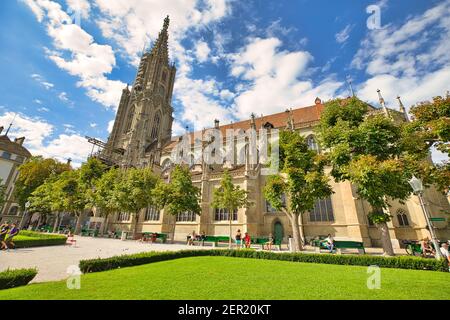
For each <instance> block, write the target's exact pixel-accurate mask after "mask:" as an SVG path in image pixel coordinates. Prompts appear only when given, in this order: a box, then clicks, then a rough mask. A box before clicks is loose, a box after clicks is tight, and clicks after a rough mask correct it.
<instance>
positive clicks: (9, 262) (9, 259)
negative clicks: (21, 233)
mask: <svg viewBox="0 0 450 320" xmlns="http://www.w3.org/2000/svg"><path fill="white" fill-rule="evenodd" d="M75 239H76V240H77V244H76V246H51V247H37V248H27V249H18V250H10V251H1V252H0V271H3V270H6V269H8V268H11V269H18V268H30V267H37V268H38V275H37V276H36V278H34V279H33V281H32V282H44V281H54V280H63V279H66V278H67V277H68V273H67V268H69V267H72V266H78V264H79V262H80V260H84V259H93V258H107V257H112V256H116V255H122V254H132V253H139V252H148V251H177V250H187V249H189V250H192V249H196V250H201V249H211V246H204V247H201V246H189V247H188V246H186V245H184V244H158V243H154V244H150V243H140V242H137V241H121V240H116V239H104V238H91V237H76V238H75ZM225 247H226V246H225ZM283 251H286V248H284V249H283ZM396 251H397V250H396ZM274 252H277V251H274ZM306 252H308V253H310V252H314V248H312V247H306ZM322 252H324V251H322ZM366 252H367V253H368V254H373V255H381V254H382V249H380V248H368V249H366ZM396 253H397V254H404V250H403V249H401V250H398V251H397V252H396Z"/></svg>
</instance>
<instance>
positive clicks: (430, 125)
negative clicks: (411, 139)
mask: <svg viewBox="0 0 450 320" xmlns="http://www.w3.org/2000/svg"><path fill="white" fill-rule="evenodd" d="M410 112H411V114H412V115H413V121H412V122H411V123H410V124H409V127H408V129H409V130H410V132H414V133H416V134H418V135H420V137H421V138H422V139H423V140H424V141H425V142H426V143H427V146H428V149H431V148H436V149H437V150H439V151H441V152H442V153H444V154H447V156H450V95H447V96H446V97H445V98H443V97H440V96H438V97H435V98H433V100H432V101H426V102H422V103H419V104H417V105H415V106H413V107H412V108H411V110H410ZM416 169H417V171H416V172H415V174H416V175H418V176H420V177H421V178H422V179H423V180H424V181H425V182H426V183H434V184H435V185H436V186H437V188H438V189H439V190H440V191H442V192H444V193H448V192H449V191H450V162H449V161H446V162H444V163H443V164H438V165H433V164H432V163H430V162H429V161H424V162H422V163H421V166H419V167H416Z"/></svg>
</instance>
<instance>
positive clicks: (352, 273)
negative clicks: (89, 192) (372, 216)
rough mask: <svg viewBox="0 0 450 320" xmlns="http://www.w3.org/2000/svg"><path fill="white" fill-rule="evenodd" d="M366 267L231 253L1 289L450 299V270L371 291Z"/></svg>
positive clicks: (393, 277)
mask: <svg viewBox="0 0 450 320" xmlns="http://www.w3.org/2000/svg"><path fill="white" fill-rule="evenodd" d="M367 277H368V274H367V268H366V267H359V266H339V265H325V264H313V263H297V262H288V261H272V260H256V259H244V258H230V257H193V258H183V259H177V260H170V261H163V262H157V263H152V264H148V265H142V266H137V267H131V268H123V269H118V270H112V271H106V272H99V273H91V274H87V275H83V276H82V277H81V289H80V290H69V289H67V288H66V282H65V281H59V282H48V283H41V284H31V285H28V286H25V287H20V288H15V289H9V290H2V291H0V300H5V299H202V300H203V299H449V298H450V274H449V273H444V272H435V271H416V270H402V269H382V270H381V289H378V290H369V289H367V285H366V281H367Z"/></svg>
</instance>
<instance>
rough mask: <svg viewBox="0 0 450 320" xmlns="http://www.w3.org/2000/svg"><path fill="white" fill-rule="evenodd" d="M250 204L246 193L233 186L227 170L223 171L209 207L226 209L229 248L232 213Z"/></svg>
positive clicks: (231, 235)
mask: <svg viewBox="0 0 450 320" xmlns="http://www.w3.org/2000/svg"><path fill="white" fill-rule="evenodd" d="M251 204H252V203H251V202H250V201H249V200H248V192H247V191H246V190H243V189H241V188H240V186H235V185H234V184H233V181H232V179H231V175H230V173H229V172H228V170H225V171H224V173H223V175H222V179H221V181H220V186H219V188H217V189H215V190H214V193H213V201H212V203H211V206H212V207H213V208H215V209H227V210H228V217H229V220H228V221H229V228H230V229H229V232H230V240H229V248H231V241H232V240H231V239H232V237H233V234H232V229H231V223H232V221H233V213H234V211H236V210H238V209H240V208H248V207H249V206H250V205H251Z"/></svg>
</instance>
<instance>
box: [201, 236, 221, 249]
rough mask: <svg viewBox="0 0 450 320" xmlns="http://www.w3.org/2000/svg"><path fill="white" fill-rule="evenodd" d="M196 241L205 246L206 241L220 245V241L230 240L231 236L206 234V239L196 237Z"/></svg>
mask: <svg viewBox="0 0 450 320" xmlns="http://www.w3.org/2000/svg"><path fill="white" fill-rule="evenodd" d="M195 242H199V243H201V245H202V246H203V245H204V244H205V243H211V244H212V246H213V247H217V246H218V245H219V242H222V243H223V242H226V243H229V242H230V237H228V236H205V237H204V239H203V240H202V239H195V240H194V243H195Z"/></svg>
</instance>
